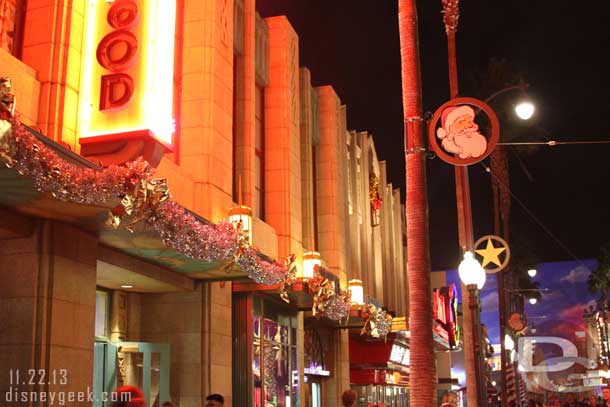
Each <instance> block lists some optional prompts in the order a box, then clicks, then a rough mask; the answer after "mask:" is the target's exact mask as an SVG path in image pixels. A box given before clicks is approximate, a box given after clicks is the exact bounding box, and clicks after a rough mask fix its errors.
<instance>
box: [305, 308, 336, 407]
mask: <svg viewBox="0 0 610 407" xmlns="http://www.w3.org/2000/svg"><path fill="white" fill-rule="evenodd" d="M332 340H333V338H332V328H329V327H327V326H326V325H325V324H324V323H323V322H322V321H318V320H316V319H314V318H307V319H306V320H305V335H304V360H305V364H304V366H305V367H304V369H303V373H304V375H305V380H304V382H305V385H304V389H303V390H304V391H303V402H304V404H303V405H305V406H311V407H320V406H322V405H323V400H324V391H325V390H326V387H327V385H328V381H329V379H330V378H332V377H333V376H334V375H335V373H336V372H333V371H332V370H331V367H330V366H329V363H328V362H329V356H330V354H329V352H330V347H331V344H332Z"/></svg>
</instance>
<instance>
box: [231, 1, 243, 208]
mask: <svg viewBox="0 0 610 407" xmlns="http://www.w3.org/2000/svg"><path fill="white" fill-rule="evenodd" d="M244 33H245V31H244V6H243V1H241V0H237V1H235V3H234V8H233V114H232V119H233V120H232V133H233V140H232V141H233V144H232V146H233V156H232V161H233V162H232V167H233V185H232V187H233V191H232V192H233V201H234V202H237V203H238V204H243V202H242V200H243V196H242V191H243V185H242V182H243V181H244V180H242V179H241V177H242V174H243V169H244V154H243V152H242V151H240V150H243V147H244V144H245V140H244V114H243V111H244V109H243V106H242V104H243V100H244V85H245V84H244V76H245V68H244V60H243V59H244V57H243V54H244Z"/></svg>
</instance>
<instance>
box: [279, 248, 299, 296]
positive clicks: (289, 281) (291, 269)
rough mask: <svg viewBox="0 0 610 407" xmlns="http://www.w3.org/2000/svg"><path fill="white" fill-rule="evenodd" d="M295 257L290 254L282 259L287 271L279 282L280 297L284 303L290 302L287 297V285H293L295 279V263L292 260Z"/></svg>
mask: <svg viewBox="0 0 610 407" xmlns="http://www.w3.org/2000/svg"><path fill="white" fill-rule="evenodd" d="M295 259H296V256H295V255H294V254H291V255H290V256H288V257H286V259H285V260H284V266H285V267H286V270H287V271H286V274H285V275H284V279H283V280H282V282H281V283H280V297H281V298H282V300H284V302H286V303H290V299H289V298H288V287H290V286H291V285H293V284H294V282H295V281H296V280H297V265H296V263H295V262H294V261H295Z"/></svg>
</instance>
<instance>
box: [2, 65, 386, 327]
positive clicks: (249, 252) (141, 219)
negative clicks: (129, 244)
mask: <svg viewBox="0 0 610 407" xmlns="http://www.w3.org/2000/svg"><path fill="white" fill-rule="evenodd" d="M14 108H15V105H14V95H13V93H12V87H11V81H10V79H9V78H3V77H0V161H3V162H4V163H5V165H6V166H7V167H9V168H13V169H15V170H16V171H17V172H18V173H19V174H20V175H22V176H28V177H29V178H30V179H31V180H32V182H33V184H34V187H35V188H36V189H37V190H38V191H39V192H42V193H50V194H51V195H52V196H53V197H54V198H56V199H58V200H61V201H66V202H74V203H78V204H84V205H97V206H107V207H110V206H113V208H112V209H111V210H109V212H108V217H107V220H106V225H107V226H108V227H113V228H119V227H123V228H127V229H128V230H131V229H132V227H134V226H135V225H138V224H146V225H148V226H150V227H151V228H152V229H153V230H155V231H156V232H157V233H158V234H159V236H160V238H161V240H162V241H163V243H164V244H165V245H167V246H168V247H171V248H173V249H174V250H176V251H177V252H179V253H181V254H182V255H184V256H187V257H189V258H192V259H197V260H202V261H205V262H216V261H218V262H221V263H230V264H236V265H238V266H239V267H240V268H241V269H242V270H243V271H244V272H245V273H247V274H248V276H249V277H250V278H251V279H252V280H254V281H255V282H256V283H258V284H262V285H266V286H271V285H277V284H279V285H280V287H279V288H280V296H281V298H282V299H283V300H284V301H286V302H289V299H288V294H287V291H288V288H289V287H290V286H291V285H292V284H293V283H294V282H295V281H296V265H295V256H294V255H290V256H288V257H287V258H285V259H279V260H276V261H274V262H270V261H267V260H264V259H262V258H261V257H260V256H259V255H258V254H257V252H256V251H255V250H254V249H253V248H251V247H250V245H249V243H248V239H247V238H245V236H244V233H243V231H242V230H241V229H240V228H237V229H236V228H235V227H234V226H233V225H232V224H231V223H230V222H228V221H222V222H220V223H219V224H217V225H214V224H206V223H203V222H201V221H199V220H198V219H197V218H195V217H194V216H193V215H191V214H190V213H188V212H187V211H186V210H185V209H184V208H183V207H182V206H181V205H180V204H178V203H177V202H175V201H174V200H173V199H172V197H171V194H170V192H169V187H168V184H167V180H166V179H165V178H154V169H153V168H151V167H150V165H149V164H148V163H147V162H146V161H144V160H143V159H141V158H140V159H137V160H135V161H132V162H128V163H126V164H125V165H120V166H119V165H110V166H108V167H107V168H102V169H93V168H83V167H81V166H77V165H75V164H73V163H70V162H68V161H67V160H65V159H63V158H61V157H60V156H59V155H58V154H57V153H56V152H55V151H53V150H52V149H50V148H48V147H47V146H45V145H44V144H43V143H42V142H40V141H39V140H38V139H37V138H36V137H35V136H34V135H33V134H31V133H30V132H29V131H28V130H27V129H26V128H25V127H24V126H23V125H22V124H21V123H20V122H19V120H18V118H17V116H16V115H15V114H14ZM377 180H378V179H377ZM377 183H378V181H377ZM377 196H378V194H377ZM378 200H379V205H381V198H378ZM310 292H311V294H312V295H313V303H314V305H313V309H312V311H313V313H314V315H316V316H317V317H320V316H322V315H324V316H326V317H328V318H330V319H332V320H336V321H339V320H342V319H344V318H347V317H348V316H349V310H350V305H351V304H350V292H349V290H346V291H343V292H338V293H336V292H335V289H334V284H333V283H332V282H331V281H329V280H327V279H326V278H324V277H322V276H321V275H320V274H319V273H318V274H317V275H316V278H314V279H313V280H312V281H310ZM373 307H374V306H373ZM372 311H374V312H373V313H372V314H371V313H369V314H370V315H372V317H374V318H375V321H379V320H380V318H377V316H378V314H379V312H380V311H381V309H380V308H375V309H374V310H373V309H372ZM383 312H384V313H385V311H383ZM390 318H391V317H390ZM374 324H376V325H375V326H377V327H378V328H379V322H375V323H374ZM367 325H371V324H369V323H368V322H367ZM365 328H366V327H365ZM378 330H379V329H377V330H375V331H371V332H370V333H371V334H376V333H377V331H378ZM363 332H364V331H363ZM367 332H369V331H368V330H367Z"/></svg>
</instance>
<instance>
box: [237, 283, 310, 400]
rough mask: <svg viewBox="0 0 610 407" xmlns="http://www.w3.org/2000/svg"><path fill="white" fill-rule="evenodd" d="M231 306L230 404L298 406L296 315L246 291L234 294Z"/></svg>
mask: <svg viewBox="0 0 610 407" xmlns="http://www.w3.org/2000/svg"><path fill="white" fill-rule="evenodd" d="M233 307H234V308H233V309H234V313H233V332H234V337H235V340H234V342H233V400H234V404H235V405H240V406H254V407H271V406H273V407H295V406H299V405H300V404H299V391H300V383H301V380H300V377H299V366H298V365H299V364H298V358H297V352H298V347H299V346H302V344H300V343H299V340H298V337H299V335H298V326H299V323H298V310H297V309H295V308H294V306H290V305H287V304H285V303H282V302H281V301H278V299H277V298H274V297H273V296H270V295H261V294H258V293H252V292H239V293H235V294H234V296H233Z"/></svg>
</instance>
